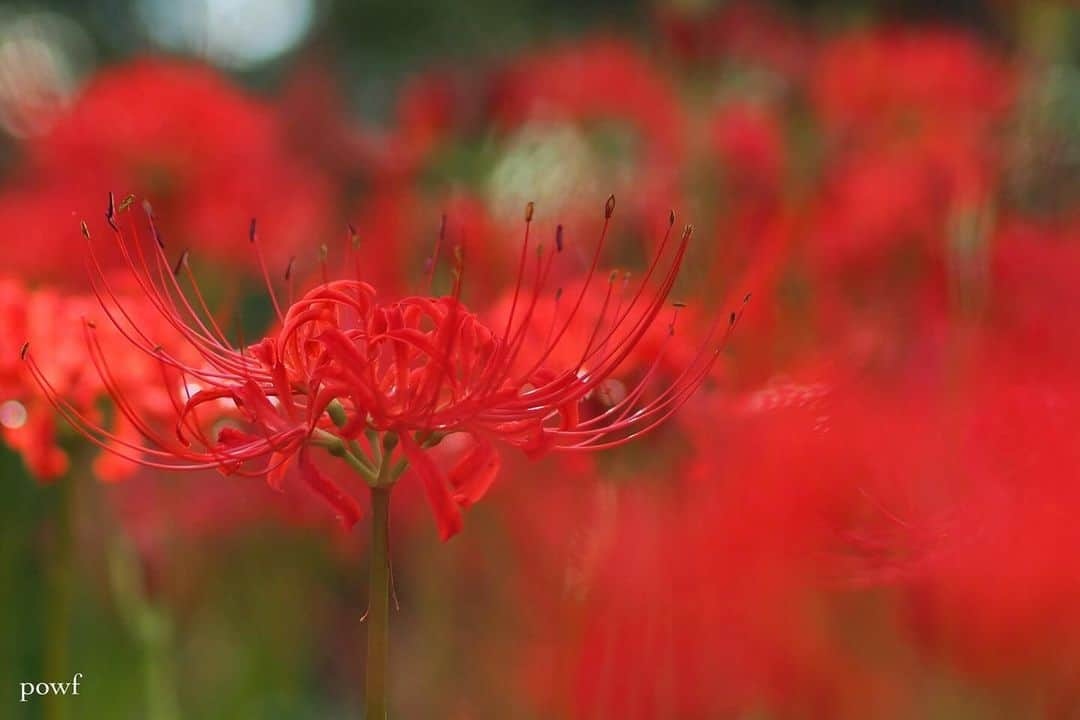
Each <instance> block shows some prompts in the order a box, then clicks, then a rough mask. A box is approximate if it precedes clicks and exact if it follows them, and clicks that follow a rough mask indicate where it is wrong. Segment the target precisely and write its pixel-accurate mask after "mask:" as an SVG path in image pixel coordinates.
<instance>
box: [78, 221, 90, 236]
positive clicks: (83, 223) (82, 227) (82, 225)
mask: <svg viewBox="0 0 1080 720" xmlns="http://www.w3.org/2000/svg"><path fill="white" fill-rule="evenodd" d="M79 229H80V230H82V236H83V237H84V238H86V239H87V240H89V239H90V228H88V227H86V221H85V220H81V221H80V222H79Z"/></svg>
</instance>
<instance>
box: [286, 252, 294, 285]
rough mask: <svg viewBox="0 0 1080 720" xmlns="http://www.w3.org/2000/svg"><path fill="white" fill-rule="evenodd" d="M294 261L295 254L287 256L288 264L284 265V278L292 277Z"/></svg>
mask: <svg viewBox="0 0 1080 720" xmlns="http://www.w3.org/2000/svg"><path fill="white" fill-rule="evenodd" d="M295 262H296V256H295V255H293V256H292V257H291V258H289V264H288V265H287V266H285V279H286V280H288V279H289V278H291V277H292V269H293V264H294V263H295Z"/></svg>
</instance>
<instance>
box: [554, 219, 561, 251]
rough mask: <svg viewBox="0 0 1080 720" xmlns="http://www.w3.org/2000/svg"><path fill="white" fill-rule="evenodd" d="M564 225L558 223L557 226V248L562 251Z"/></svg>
mask: <svg viewBox="0 0 1080 720" xmlns="http://www.w3.org/2000/svg"><path fill="white" fill-rule="evenodd" d="M562 233H563V229H562V225H558V226H556V228H555V249H556V250H557V251H559V252H562Z"/></svg>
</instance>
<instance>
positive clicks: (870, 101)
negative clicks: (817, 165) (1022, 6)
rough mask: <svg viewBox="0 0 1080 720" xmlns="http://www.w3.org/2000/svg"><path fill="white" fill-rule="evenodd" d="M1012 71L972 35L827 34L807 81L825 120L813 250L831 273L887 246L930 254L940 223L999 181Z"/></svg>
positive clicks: (934, 254)
mask: <svg viewBox="0 0 1080 720" xmlns="http://www.w3.org/2000/svg"><path fill="white" fill-rule="evenodd" d="M1013 86H1014V79H1013V77H1012V75H1011V73H1010V71H1009V70H1008V69H1007V68H1006V66H1005V64H1004V62H1003V61H1002V60H1001V59H1000V58H999V57H997V56H996V55H995V54H994V53H992V52H991V51H989V50H988V49H986V48H985V47H984V46H982V45H980V44H979V43H978V42H976V41H975V40H974V39H972V38H970V37H968V36H966V35H962V34H958V33H950V32H946V31H944V30H942V31H926V30H923V31H916V30H902V29H894V30H884V31H879V32H874V33H858V34H853V35H850V36H847V37H842V38H840V39H838V40H834V41H833V42H831V43H830V44H829V45H828V46H827V47H826V49H825V50H824V51H823V53H822V57H821V60H820V62H819V63H818V65H817V67H816V69H815V73H814V76H813V78H812V80H811V99H812V101H813V104H814V109H815V112H816V113H817V115H818V117H819V118H820V119H821V120H822V123H823V125H824V129H825V130H826V133H827V135H826V139H827V142H828V145H827V147H828V149H829V156H828V159H827V161H826V163H827V164H826V167H825V177H824V182H823V184H822V185H823V188H824V190H823V197H821V198H820V200H819V201H818V203H817V210H816V213H815V214H816V220H815V224H816V226H817V227H816V229H815V231H814V236H813V238H812V246H813V250H814V257H815V259H816V261H817V262H818V263H819V265H820V266H821V267H823V268H827V269H828V270H829V271H830V272H832V271H836V270H846V269H856V270H859V271H865V269H866V264H867V263H869V264H870V265H871V266H874V265H878V266H879V265H880V263H881V262H882V261H883V260H895V259H896V253H897V252H898V251H899V252H903V251H904V250H905V249H907V252H909V253H911V252H916V253H923V254H925V255H927V256H929V257H931V258H938V259H940V258H941V257H942V256H943V255H944V253H945V250H946V247H945V246H946V241H947V239H948V238H947V232H948V230H949V224H950V222H951V221H953V220H954V219H955V218H956V217H957V216H959V215H961V214H963V213H970V212H977V211H979V209H980V208H981V207H982V206H983V205H984V204H985V203H987V202H988V201H989V199H990V197H991V194H992V192H993V189H994V188H995V187H996V186H997V184H998V183H999V175H1000V172H1001V166H1002V153H1001V150H1000V148H1001V142H1000V140H999V133H1000V131H1001V130H1002V122H1003V121H1004V119H1005V117H1006V114H1007V113H1008V111H1009V110H1010V109H1011V107H1012V101H1013V95H1014V91H1013Z"/></svg>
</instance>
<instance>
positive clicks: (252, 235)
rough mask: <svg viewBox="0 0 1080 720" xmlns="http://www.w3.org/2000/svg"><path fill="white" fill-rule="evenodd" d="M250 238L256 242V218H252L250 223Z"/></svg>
mask: <svg viewBox="0 0 1080 720" xmlns="http://www.w3.org/2000/svg"><path fill="white" fill-rule="evenodd" d="M248 240H249V241H250V242H255V218H251V223H250V224H249V225H248Z"/></svg>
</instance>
